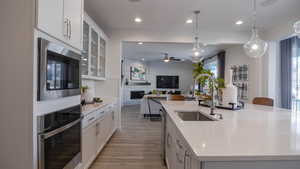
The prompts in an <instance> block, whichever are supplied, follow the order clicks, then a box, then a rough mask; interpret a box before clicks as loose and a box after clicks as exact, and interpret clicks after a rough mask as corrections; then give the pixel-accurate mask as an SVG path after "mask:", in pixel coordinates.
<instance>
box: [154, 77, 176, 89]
mask: <svg viewBox="0 0 300 169" xmlns="http://www.w3.org/2000/svg"><path fill="white" fill-rule="evenodd" d="M156 88H159V89H178V88H179V76H156Z"/></svg>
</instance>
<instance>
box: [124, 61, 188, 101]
mask: <svg viewBox="0 0 300 169" xmlns="http://www.w3.org/2000/svg"><path fill="white" fill-rule="evenodd" d="M132 65H139V66H143V67H144V68H145V70H146V81H148V82H150V83H151V85H150V86H130V85H128V86H127V85H124V87H123V94H122V95H123V104H124V105H128V104H139V103H140V101H139V100H131V99H130V92H131V91H133V90H143V91H145V92H146V93H148V92H150V91H152V90H154V89H157V88H156V76H157V75H169V76H179V89H176V90H181V91H183V92H188V91H189V89H190V87H191V85H192V84H193V77H192V71H193V66H192V63H190V62H169V63H164V62H161V61H152V62H142V61H140V60H133V59H125V60H124V76H125V79H126V78H127V79H128V81H129V82H130V67H131V66H132ZM125 79H124V81H125ZM159 90H164V89H159Z"/></svg>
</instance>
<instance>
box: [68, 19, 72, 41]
mask: <svg viewBox="0 0 300 169" xmlns="http://www.w3.org/2000/svg"><path fill="white" fill-rule="evenodd" d="M69 26H70V30H69V39H71V37H72V22H71V20H69Z"/></svg>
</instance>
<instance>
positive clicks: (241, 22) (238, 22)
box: [235, 20, 244, 25]
mask: <svg viewBox="0 0 300 169" xmlns="http://www.w3.org/2000/svg"><path fill="white" fill-rule="evenodd" d="M243 23H244V22H243V21H242V20H238V21H236V22H235V24H236V25H242V24H243Z"/></svg>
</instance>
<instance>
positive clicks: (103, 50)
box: [99, 38, 106, 78]
mask: <svg viewBox="0 0 300 169" xmlns="http://www.w3.org/2000/svg"><path fill="white" fill-rule="evenodd" d="M105 57H106V42H105V40H104V39H103V38H100V67H99V74H100V77H103V78H104V77H105V73H106V72H105Z"/></svg>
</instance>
